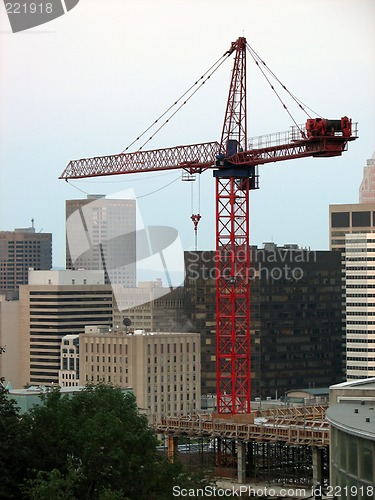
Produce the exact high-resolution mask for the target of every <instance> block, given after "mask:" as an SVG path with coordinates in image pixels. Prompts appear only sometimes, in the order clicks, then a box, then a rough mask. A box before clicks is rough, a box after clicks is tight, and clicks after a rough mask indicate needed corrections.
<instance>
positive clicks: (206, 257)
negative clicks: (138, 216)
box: [185, 243, 344, 398]
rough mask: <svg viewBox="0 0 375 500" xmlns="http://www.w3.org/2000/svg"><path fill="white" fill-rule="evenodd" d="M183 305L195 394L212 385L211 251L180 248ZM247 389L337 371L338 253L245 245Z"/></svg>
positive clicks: (256, 392)
mask: <svg viewBox="0 0 375 500" xmlns="http://www.w3.org/2000/svg"><path fill="white" fill-rule="evenodd" d="M185 258H186V282H185V289H186V299H185V301H186V302H185V309H186V313H187V315H188V316H189V314H190V317H191V321H192V324H193V328H194V331H197V332H199V333H200V334H201V363H202V394H213V393H215V392H216V335H215V303H216V302H215V274H216V270H215V252H208V251H206V252H186V254H185ZM250 279H251V312H250V318H251V319H250V324H251V331H250V336H251V340H250V344H251V386H252V389H251V392H252V397H253V398H255V397H261V398H266V397H275V396H278V397H279V396H283V395H284V394H285V391H287V390H289V389H300V388H304V387H306V388H307V387H328V386H329V385H330V384H332V383H338V382H341V381H342V380H343V379H344V372H343V354H342V329H343V317H342V309H341V295H342V290H341V286H342V281H341V255H340V254H339V253H338V252H336V253H335V252H328V251H326V252H324V251H311V250H306V249H301V248H299V247H298V246H296V245H286V246H284V247H277V246H276V245H275V244H273V243H271V244H266V245H265V248H263V249H258V248H256V247H252V248H251V272H250Z"/></svg>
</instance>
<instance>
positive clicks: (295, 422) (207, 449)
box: [154, 406, 329, 488]
mask: <svg viewBox="0 0 375 500" xmlns="http://www.w3.org/2000/svg"><path fill="white" fill-rule="evenodd" d="M325 410H326V407H325V406H296V407H287V408H286V407H279V408H274V409H266V410H257V411H254V412H251V413H249V414H246V415H236V416H227V417H225V416H223V415H218V414H198V415H191V416H188V417H179V418H176V417H166V418H164V419H162V421H161V422H159V423H155V426H154V427H155V430H156V432H157V433H159V434H161V435H162V436H163V438H162V439H163V442H164V451H165V453H168V457H169V459H170V460H172V461H173V460H175V459H176V457H178V459H179V460H182V461H184V462H186V463H187V464H189V466H190V467H192V468H194V467H198V468H203V469H207V470H211V471H213V474H214V476H215V477H216V478H219V479H230V480H232V481H234V482H237V483H238V484H249V483H250V484H279V485H282V486H284V485H293V486H296V485H298V486H304V487H306V488H308V487H309V486H311V485H312V484H321V485H323V484H327V481H328V449H329V426H328V422H327V421H326V420H325ZM181 443H183V444H181Z"/></svg>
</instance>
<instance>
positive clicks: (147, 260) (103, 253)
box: [66, 189, 185, 311]
mask: <svg viewBox="0 0 375 500" xmlns="http://www.w3.org/2000/svg"><path fill="white" fill-rule="evenodd" d="M120 200H121V201H122V203H121V201H120ZM79 205H80V206H79V207H77V209H76V210H74V211H73V213H71V214H70V216H69V217H68V219H67V221H66V240H67V251H68V252H69V257H70V265H71V267H72V268H73V269H75V270H80V269H82V270H83V269H85V268H86V269H87V268H89V269H93V268H96V269H99V270H103V271H104V276H105V280H106V282H107V283H109V284H111V285H112V290H113V293H114V297H115V300H116V303H117V308H118V309H119V310H120V311H124V310H127V309H130V308H133V307H137V306H140V305H142V304H146V303H148V302H151V301H152V300H155V299H158V298H160V297H162V296H163V295H166V294H168V293H170V292H171V291H172V290H173V289H174V288H175V287H179V286H181V285H182V284H183V282H184V278H185V266H184V252H183V248H182V243H181V240H180V236H179V234H178V231H177V230H176V229H175V228H173V227H170V226H146V225H145V224H144V223H143V220H142V216H141V213H140V210H139V207H138V203H137V200H136V198H135V196H134V192H133V190H131V189H129V190H126V191H122V192H119V193H115V194H113V195H111V196H110V197H107V198H105V197H101V196H94V197H93V199H92V201H88V202H87V203H83V204H79ZM93 265H94V267H93ZM137 281H143V282H146V283H144V285H143V287H142V286H141V287H137ZM147 282H148V283H149V286H147ZM145 285H146V286H145ZM155 285H158V286H155Z"/></svg>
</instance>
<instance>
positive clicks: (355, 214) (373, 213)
mask: <svg viewBox="0 0 375 500" xmlns="http://www.w3.org/2000/svg"><path fill="white" fill-rule="evenodd" d="M374 232H375V202H372V203H352V204H343V205H330V206H329V247H330V250H340V251H341V252H344V251H345V235H347V234H358V233H374Z"/></svg>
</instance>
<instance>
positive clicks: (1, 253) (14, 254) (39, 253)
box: [0, 226, 52, 294]
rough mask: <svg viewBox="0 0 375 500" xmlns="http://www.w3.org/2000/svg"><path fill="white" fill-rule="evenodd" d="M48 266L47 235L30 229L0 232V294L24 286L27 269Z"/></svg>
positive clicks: (49, 261) (50, 259) (49, 250)
mask: <svg viewBox="0 0 375 500" xmlns="http://www.w3.org/2000/svg"><path fill="white" fill-rule="evenodd" d="M51 267H52V234H51V233H36V232H35V228H34V226H32V227H28V228H18V229H15V230H14V231H0V293H3V294H9V293H11V292H14V291H17V290H18V288H19V286H20V285H26V284H27V282H28V272H29V269H30V268H33V269H37V270H49V269H51Z"/></svg>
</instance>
